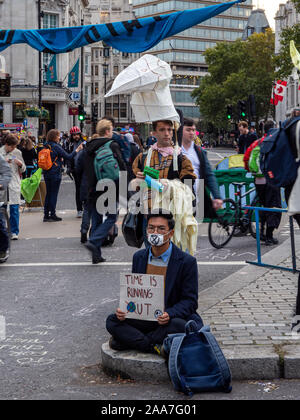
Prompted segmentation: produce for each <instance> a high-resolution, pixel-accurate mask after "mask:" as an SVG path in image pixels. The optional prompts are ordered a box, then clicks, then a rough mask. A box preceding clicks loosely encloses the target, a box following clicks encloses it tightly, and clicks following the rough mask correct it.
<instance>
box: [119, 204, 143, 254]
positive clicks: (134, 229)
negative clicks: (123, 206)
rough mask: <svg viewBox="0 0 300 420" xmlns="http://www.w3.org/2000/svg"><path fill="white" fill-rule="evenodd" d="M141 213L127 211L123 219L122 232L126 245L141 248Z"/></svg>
mask: <svg viewBox="0 0 300 420" xmlns="http://www.w3.org/2000/svg"><path fill="white" fill-rule="evenodd" d="M143 219H144V216H143V215H142V214H141V213H137V214H135V213H132V212H130V211H129V212H128V213H127V214H126V216H125V217H124V219H123V223H122V233H123V236H124V239H125V242H126V243H127V245H128V246H131V247H134V248H141V246H142V245H143V242H144V234H143V221H144V220H143Z"/></svg>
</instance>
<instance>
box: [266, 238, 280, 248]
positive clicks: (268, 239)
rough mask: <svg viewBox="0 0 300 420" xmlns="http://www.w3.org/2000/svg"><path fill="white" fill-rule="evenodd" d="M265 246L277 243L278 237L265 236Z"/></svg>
mask: <svg viewBox="0 0 300 420" xmlns="http://www.w3.org/2000/svg"><path fill="white" fill-rule="evenodd" d="M265 245H266V246H273V245H278V239H275V238H267V239H266V242H265Z"/></svg>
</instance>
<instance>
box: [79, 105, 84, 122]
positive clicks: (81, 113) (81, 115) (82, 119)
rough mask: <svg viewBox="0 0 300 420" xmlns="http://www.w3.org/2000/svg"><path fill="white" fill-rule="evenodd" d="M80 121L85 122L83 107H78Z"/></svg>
mask: <svg viewBox="0 0 300 420" xmlns="http://www.w3.org/2000/svg"><path fill="white" fill-rule="evenodd" d="M78 119H79V121H84V120H85V110H84V106H83V105H78Z"/></svg>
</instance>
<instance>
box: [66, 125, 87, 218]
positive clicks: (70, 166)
mask: <svg viewBox="0 0 300 420" xmlns="http://www.w3.org/2000/svg"><path fill="white" fill-rule="evenodd" d="M83 142H84V139H83V137H82V133H81V130H80V128H79V127H76V126H74V127H72V128H71V129H70V141H69V152H68V153H72V152H73V151H74V150H76V149H77V148H78V146H80V144H81V143H83ZM67 175H69V176H70V178H72V179H74V182H75V199H76V208H77V217H82V213H83V208H82V201H81V199H80V179H78V176H77V173H76V170H75V161H74V157H73V158H72V159H68V160H67Z"/></svg>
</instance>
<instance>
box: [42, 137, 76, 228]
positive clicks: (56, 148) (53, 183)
mask: <svg viewBox="0 0 300 420" xmlns="http://www.w3.org/2000/svg"><path fill="white" fill-rule="evenodd" d="M59 142H60V132H59V130H56V129H52V130H50V131H49V132H48V134H47V139H46V144H45V148H46V149H49V150H50V158H51V167H50V169H48V170H46V169H43V175H44V179H45V183H46V189H47V192H46V197H45V205H44V219H43V221H44V222H60V221H61V220H62V219H61V218H60V217H58V216H57V215H56V204H57V197H58V192H59V188H60V184H61V177H62V162H63V159H66V160H70V159H73V158H74V156H75V155H76V153H78V152H79V151H80V150H81V149H82V145H81V144H80V145H79V146H78V147H77V149H75V150H74V151H73V152H72V153H70V154H68V153H67V152H65V151H64V149H63V148H62V147H61V146H60V145H59ZM42 152H43V151H41V152H40V153H39V158H40V154H41V153H42ZM39 160H40V159H39Z"/></svg>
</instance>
